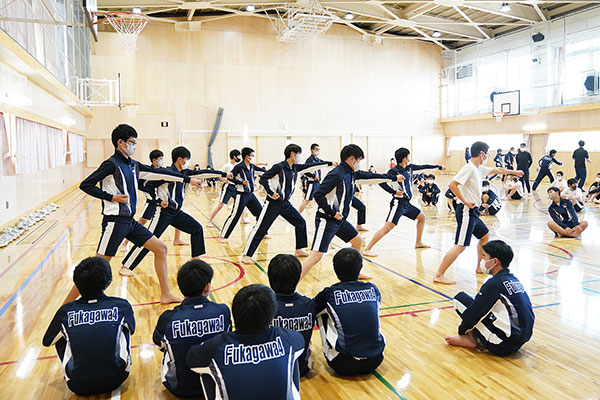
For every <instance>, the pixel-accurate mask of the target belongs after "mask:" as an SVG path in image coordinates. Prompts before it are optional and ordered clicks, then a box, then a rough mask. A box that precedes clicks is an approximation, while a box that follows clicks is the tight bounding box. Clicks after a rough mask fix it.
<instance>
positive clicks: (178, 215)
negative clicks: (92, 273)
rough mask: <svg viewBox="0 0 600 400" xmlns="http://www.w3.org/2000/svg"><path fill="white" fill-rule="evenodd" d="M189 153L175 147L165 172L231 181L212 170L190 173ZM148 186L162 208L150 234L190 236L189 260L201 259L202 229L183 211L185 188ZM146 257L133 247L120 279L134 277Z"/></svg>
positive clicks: (179, 185)
mask: <svg viewBox="0 0 600 400" xmlns="http://www.w3.org/2000/svg"><path fill="white" fill-rule="evenodd" d="M191 157H192V153H191V152H190V151H189V150H188V149H186V148H185V147H183V146H177V147H175V148H174V149H173V151H172V152H171V159H172V160H173V164H172V165H171V167H169V168H168V169H169V170H170V171H172V172H174V173H180V174H183V176H186V177H188V176H189V177H191V176H196V177H203V178H213V177H228V178H229V179H233V175H232V174H231V173H229V174H227V173H225V172H221V171H215V170H207V169H205V170H202V169H199V170H191V169H189V168H188V167H189V164H190V158H191ZM149 185H154V187H156V193H157V196H158V198H159V200H160V201H161V208H160V210H159V211H158V212H157V214H156V215H154V217H153V218H152V221H151V222H150V226H149V230H150V232H152V234H153V235H154V236H155V237H157V238H159V237H160V236H161V235H162V234H163V233H164V232H165V230H166V229H167V228H168V227H169V225H170V226H172V227H174V228H175V229H179V230H180V231H183V232H185V233H188V234H189V235H190V240H191V243H192V249H191V250H192V257H194V258H195V257H200V256H201V255H203V254H205V253H206V249H205V247H204V230H203V229H202V225H200V223H199V222H198V221H196V219H195V218H194V217H192V216H191V215H189V214H188V213H186V212H185V211H183V210H182V209H181V208H182V207H183V201H184V199H185V194H186V185H185V183H181V182H170V181H155V182H152V183H151V184H149ZM146 254H148V250H147V249H145V248H143V247H141V246H137V245H136V246H134V247H133V248H132V249H131V250H129V252H128V253H127V255H126V256H125V258H124V259H123V267H122V268H121V271H120V274H121V275H123V276H133V270H134V269H135V268H136V267H137V266H138V265H139V264H140V263H141V262H142V260H143V259H144V257H146Z"/></svg>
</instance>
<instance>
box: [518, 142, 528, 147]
mask: <svg viewBox="0 0 600 400" xmlns="http://www.w3.org/2000/svg"><path fill="white" fill-rule="evenodd" d="M519 146H520V147H527V143H521V144H520V145H519Z"/></svg>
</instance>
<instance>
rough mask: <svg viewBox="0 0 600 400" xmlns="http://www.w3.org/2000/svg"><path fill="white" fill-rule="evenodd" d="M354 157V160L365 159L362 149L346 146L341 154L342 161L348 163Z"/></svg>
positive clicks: (356, 146)
mask: <svg viewBox="0 0 600 400" xmlns="http://www.w3.org/2000/svg"><path fill="white" fill-rule="evenodd" d="M352 156H354V158H355V159H357V160H358V159H359V158H365V153H363V151H362V149H361V148H360V147H359V146H358V145H356V144H349V145H346V146H344V148H343V149H342V151H341V152H340V159H341V160H342V161H346V160H347V159H349V158H350V157H352Z"/></svg>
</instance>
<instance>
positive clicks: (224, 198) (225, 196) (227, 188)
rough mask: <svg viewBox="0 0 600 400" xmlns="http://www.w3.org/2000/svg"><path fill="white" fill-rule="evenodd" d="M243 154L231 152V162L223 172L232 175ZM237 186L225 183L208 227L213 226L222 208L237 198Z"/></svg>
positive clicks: (225, 166)
mask: <svg viewBox="0 0 600 400" xmlns="http://www.w3.org/2000/svg"><path fill="white" fill-rule="evenodd" d="M241 157H242V153H240V151H239V150H237V149H234V150H231V151H230V152H229V162H226V163H225V164H224V165H223V166H222V167H221V171H223V172H226V173H230V172H231V171H232V170H233V167H235V166H236V165H237V164H238V163H239V162H240V161H241V160H242V158H241ZM235 192H236V189H235V184H234V183H233V182H231V181H226V182H224V183H223V186H222V187H221V196H219V204H217V206H216V207H215V209H214V210H213V211H212V213H211V214H210V218H209V219H208V225H210V224H212V221H213V219H215V217H216V216H217V214H218V213H219V211H221V208H223V206H224V205H225V204H227V203H229V199H231V198H232V197H235ZM242 223H243V224H244V223H247V222H246V221H245V220H242Z"/></svg>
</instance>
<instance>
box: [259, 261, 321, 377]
mask: <svg viewBox="0 0 600 400" xmlns="http://www.w3.org/2000/svg"><path fill="white" fill-rule="evenodd" d="M301 273H302V264H300V260H298V259H297V258H296V257H294V256H293V255H291V254H278V255H276V256H275V257H273V259H271V261H270V262H269V269H268V275H269V286H271V289H273V291H274V292H275V296H276V297H277V312H276V313H275V318H274V319H273V323H272V325H273V326H278V327H280V328H284V329H289V330H292V331H296V332H300V333H301V334H302V336H303V337H304V352H303V353H302V355H301V356H300V358H299V359H298V366H299V367H300V376H304V375H306V374H307V373H308V371H310V369H311V368H312V359H311V354H312V352H311V345H310V339H311V337H312V333H313V328H314V327H315V324H316V319H315V302H314V301H313V300H312V299H310V298H308V297H306V296H303V295H301V294H300V293H298V292H296V286H297V285H298V281H299V280H300V274H301Z"/></svg>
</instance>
